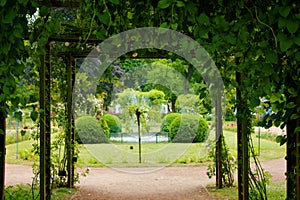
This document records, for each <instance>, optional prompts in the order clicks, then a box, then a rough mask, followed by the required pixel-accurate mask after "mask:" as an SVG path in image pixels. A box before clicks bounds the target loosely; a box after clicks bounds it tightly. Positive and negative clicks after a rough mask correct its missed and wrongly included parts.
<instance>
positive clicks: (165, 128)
mask: <svg viewBox="0 0 300 200" xmlns="http://www.w3.org/2000/svg"><path fill="white" fill-rule="evenodd" d="M180 115H181V114H180V113H168V114H167V115H166V116H165V117H164V119H163V122H162V125H161V128H160V131H161V132H170V125H171V123H172V122H173V120H174V119H175V118H176V117H179V116H180Z"/></svg>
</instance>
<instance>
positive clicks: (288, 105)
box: [286, 102, 296, 108]
mask: <svg viewBox="0 0 300 200" xmlns="http://www.w3.org/2000/svg"><path fill="white" fill-rule="evenodd" d="M295 107H296V104H295V103H294V102H289V103H288V104H287V105H286V108H295Z"/></svg>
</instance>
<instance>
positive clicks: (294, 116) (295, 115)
mask: <svg viewBox="0 0 300 200" xmlns="http://www.w3.org/2000/svg"><path fill="white" fill-rule="evenodd" d="M298 118H299V115H297V114H292V116H291V119H292V120H293V119H298Z"/></svg>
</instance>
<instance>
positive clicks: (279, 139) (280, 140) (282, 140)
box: [276, 135, 287, 146]
mask: <svg viewBox="0 0 300 200" xmlns="http://www.w3.org/2000/svg"><path fill="white" fill-rule="evenodd" d="M286 141H287V138H286V136H285V135H278V136H277V137H276V142H277V143H280V146H282V145H284V144H285V143H286Z"/></svg>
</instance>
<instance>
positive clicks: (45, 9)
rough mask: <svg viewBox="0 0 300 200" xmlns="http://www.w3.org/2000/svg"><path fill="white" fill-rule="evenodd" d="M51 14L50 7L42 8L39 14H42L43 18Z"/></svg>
mask: <svg viewBox="0 0 300 200" xmlns="http://www.w3.org/2000/svg"><path fill="white" fill-rule="evenodd" d="M49 12H50V8H49V7H47V6H42V7H41V8H40V11H39V14H40V16H41V17H44V16H46V15H48V13H49Z"/></svg>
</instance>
